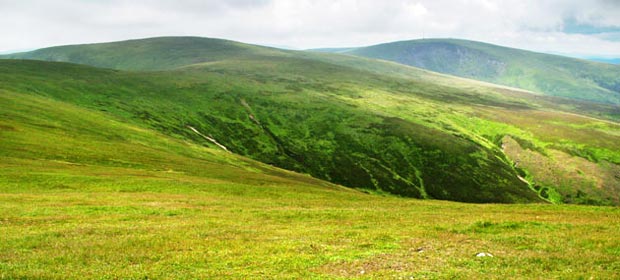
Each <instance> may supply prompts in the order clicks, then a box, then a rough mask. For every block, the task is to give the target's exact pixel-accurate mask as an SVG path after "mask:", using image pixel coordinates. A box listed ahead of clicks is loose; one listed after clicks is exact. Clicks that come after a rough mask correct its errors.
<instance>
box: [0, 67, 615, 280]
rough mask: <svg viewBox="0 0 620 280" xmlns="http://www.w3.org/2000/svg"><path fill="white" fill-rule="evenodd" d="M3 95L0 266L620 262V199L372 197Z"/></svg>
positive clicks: (48, 271) (428, 273)
mask: <svg viewBox="0 0 620 280" xmlns="http://www.w3.org/2000/svg"><path fill="white" fill-rule="evenodd" d="M42 65H45V64H39V65H38V66H39V67H41V66H42ZM52 65H54V67H61V68H62V67H68V68H74V69H75V70H79V71H78V72H80V73H85V72H91V73H90V74H91V75H94V73H92V72H96V71H99V72H96V73H97V76H101V75H102V74H105V73H108V74H109V73H110V71H101V70H96V69H89V68H84V67H77V66H73V65H56V64H52ZM13 69H14V68H13ZM37 69H40V68H37ZM56 69H58V68H56ZM87 69H89V70H87ZM33 71H35V70H33ZM65 71H66V72H69V73H70V72H71V71H69V69H65ZM111 73H114V72H111ZM103 76H104V77H105V75H103ZM78 78H79V77H78ZM107 78H110V77H107ZM91 81H92V80H91ZM3 82H4V81H3ZM48 83H49V81H48ZM65 85H66V84H65ZM31 86H33V87H34V88H38V89H39V90H44V89H43V88H42V87H39V86H37V85H36V83H35V84H32V85H31ZM69 93H70V91H69ZM0 103H1V104H3V106H2V107H0V115H1V116H2V118H0V136H1V138H0V139H2V141H0V158H2V160H1V161H0V167H1V168H0V232H2V235H0V278H3V279H5V278H6V279H15V278H45V279H49V278H63V279H76V278H351V277H357V278H377V277H378V278H396V277H407V278H408V277H430V278H451V277H452V278H454V277H456V278H480V277H492V276H494V275H502V276H503V277H506V276H508V277H524V278H536V277H540V276H541V275H545V277H552V278H555V277H557V278H579V277H581V278H590V277H593V278H605V279H613V278H617V277H619V276H620V275H618V271H619V270H620V267H618V263H619V262H618V260H619V259H620V242H619V241H618V239H617V238H616V233H617V232H618V231H619V230H620V227H619V225H620V220H619V217H620V213H619V212H618V208H612V207H579V206H552V205H474V204H459V203H454V202H440V201H418V200H409V199H401V198H395V197H383V196H377V195H367V194H363V193H360V192H356V191H351V190H348V189H346V188H342V187H338V186H334V185H331V184H328V183H325V182H322V181H319V180H316V179H313V178H310V177H308V176H303V175H298V174H294V173H291V172H287V171H282V170H278V169H275V168H273V167H270V166H267V165H264V164H260V163H257V162H254V161H251V160H248V159H244V158H242V157H239V156H235V155H231V154H228V153H226V152H223V151H219V150H214V149H209V148H204V147H201V146H198V145H195V144H192V143H190V142H186V141H183V140H180V139H175V138H170V137H168V136H165V135H162V134H161V133H158V132H155V131H152V130H149V129H145V128H143V127H140V126H134V125H131V124H127V123H126V122H124V121H121V120H120V119H118V118H117V117H115V116H112V115H110V114H109V113H105V112H96V111H92V110H88V109H84V108H81V107H77V106H74V105H71V104H67V103H64V102H59V101H55V100H52V99H50V98H47V97H42V96H41V95H32V94H21V93H17V92H15V91H13V90H6V89H3V90H2V91H0ZM478 252H490V253H492V254H494V255H495V257H494V258H490V259H485V258H476V257H475V256H474V255H475V254H476V253H478Z"/></svg>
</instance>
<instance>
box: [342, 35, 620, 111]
mask: <svg viewBox="0 0 620 280" xmlns="http://www.w3.org/2000/svg"><path fill="white" fill-rule="evenodd" d="M337 52H339V53H345V54H351V55H357V56H363V57H369V58H377V59H383V60H389V61H394V62H398V63H401V64H405V65H410V66H415V67H420V68H423V69H428V70H431V71H435V72H440V73H445V74H450V75H455V76H460V77H466V78H472V79H476V80H481V81H487V82H492V83H497V84H501V85H507V86H512V87H518V88H522V89H526V90H530V91H534V92H539V93H542V94H545V95H550V96H559V97H566V98H573V99H581V100H589V101H595V102H604V103H611V104H620V66H616V65H610V64H601V63H596V62H590V61H586V60H581V59H574V58H568V57H562V56H557V55H549V54H542V53H535V52H530V51H524V50H519V49H513V48H507V47H501V46H496V45H491V44H486V43H481V42H474V41H466V40H456V39H423V40H412V41H401V42H393V43H386V44H380V45H374V46H369V47H361V48H354V49H350V50H346V51H337Z"/></svg>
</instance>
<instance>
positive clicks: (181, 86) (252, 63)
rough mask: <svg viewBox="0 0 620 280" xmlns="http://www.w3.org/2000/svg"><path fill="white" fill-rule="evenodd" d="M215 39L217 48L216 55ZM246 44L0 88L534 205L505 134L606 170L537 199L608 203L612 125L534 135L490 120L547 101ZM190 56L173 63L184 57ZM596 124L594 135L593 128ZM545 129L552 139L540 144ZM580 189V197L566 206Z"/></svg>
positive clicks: (280, 153) (371, 185)
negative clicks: (195, 59)
mask: <svg viewBox="0 0 620 280" xmlns="http://www.w3.org/2000/svg"><path fill="white" fill-rule="evenodd" d="M168 40H173V41H176V40H179V39H178V38H174V39H173V38H169V39H168ZM188 40H190V41H194V40H197V39H196V38H189V39H188ZM205 40H206V41H207V42H211V41H212V39H205ZM151 41H152V40H147V41H144V42H143V43H145V44H147V45H148V44H150V43H151ZM224 42H227V41H224ZM220 43H221V42H220ZM220 43H218V44H216V47H215V48H216V50H217V51H222V49H221V48H218V46H220ZM122 44H123V43H120V45H122ZM169 44H173V45H175V44H180V43H169ZM181 45H184V44H181ZM203 47H204V46H203ZM118 48H121V47H116V48H115V49H118ZM248 48H249V49H251V50H249V51H243V52H241V53H235V55H234V56H232V57H229V56H230V54H228V55H227V54H222V53H218V52H217V51H214V50H210V51H207V50H203V52H210V53H211V54H213V55H214V57H217V58H218V59H217V60H215V61H211V62H208V63H203V64H199V65H194V66H191V67H186V68H180V69H177V70H174V71H172V72H150V73H125V72H115V71H110V70H98V69H92V68H86V67H78V66H73V65H67V64H46V63H35V62H10V61H5V62H3V63H2V67H0V68H1V69H3V70H2V71H3V75H2V78H3V80H2V84H3V85H4V86H5V87H9V88H13V89H15V90H17V91H20V92H28V93H36V94H42V95H46V96H50V97H53V98H56V99H60V100H64V101H67V102H72V103H74V104H78V105H80V106H85V107H88V108H92V109H97V110H103V111H108V112H109V113H111V114H114V115H116V116H119V117H122V118H124V119H126V120H128V121H130V122H133V123H135V124H138V125H145V124H146V125H148V126H149V127H152V128H155V129H158V130H160V131H162V132H165V133H166V134H169V135H175V137H180V138H184V139H191V140H193V141H198V142H201V143H204V140H202V139H201V138H200V137H199V136H197V135H195V134H194V133H192V132H191V131H190V130H189V129H188V128H187V125H192V126H193V127H197V128H198V129H199V130H201V131H203V132H205V133H206V134H210V135H212V136H214V137H215V138H216V139H217V140H218V141H220V142H222V143H223V144H225V145H226V146H228V147H229V148H231V149H232V150H233V151H234V152H236V153H239V154H243V155H248V156H251V157H253V158H255V159H258V160H261V161H263V162H268V163H271V164H275V165H277V166H281V167H285V168H288V169H293V170H298V171H301V172H306V173H310V174H312V175H313V176H315V177H319V178H324V179H328V180H331V181H333V182H338V183H342V184H345V185H348V186H354V187H362V188H367V189H371V190H373V189H378V190H383V191H390V192H394V193H399V194H404V195H409V196H415V197H421V196H424V193H426V194H427V195H429V196H430V197H435V198H440V199H453V200H462V201H504V202H509V201H520V200H521V199H522V198H523V197H525V198H526V199H529V200H532V199H534V198H532V197H531V195H530V194H528V193H533V192H531V191H528V190H527V188H525V187H524V185H525V184H523V183H522V182H520V181H519V180H517V179H516V174H517V172H518V171H519V170H515V169H513V167H512V161H513V160H511V159H510V158H509V157H506V156H505V155H504V154H505V153H504V151H502V150H501V149H500V145H501V139H502V138H503V137H504V136H505V135H507V134H509V135H513V136H518V137H519V139H521V140H522V143H524V145H525V146H528V145H529V146H534V147H536V149H537V150H539V151H542V152H543V153H544V154H545V159H546V160H548V161H550V162H558V161H560V160H562V159H560V158H551V157H550V156H549V153H547V151H551V150H553V151H556V150H560V151H563V152H566V153H569V155H568V156H569V157H576V158H580V157H585V158H588V159H589V160H590V161H589V162H594V164H596V165H599V166H601V168H602V169H603V171H604V172H603V173H605V174H608V173H609V174H611V175H610V176H607V175H606V176H604V180H603V179H601V180H599V181H597V182H596V183H592V178H593V177H595V178H596V177H597V176H598V175H597V174H598V173H600V172H599V171H600V170H594V169H588V170H585V171H581V170H580V171H581V172H582V174H580V175H579V176H576V180H577V181H578V182H579V184H573V185H574V186H571V185H570V184H569V186H563V185H559V184H558V183H557V182H538V181H537V182H536V184H537V185H533V186H532V187H533V188H534V187H537V188H538V189H539V190H538V192H541V193H542V194H543V195H544V196H545V197H546V198H548V199H552V200H555V201H561V200H564V201H567V202H569V201H570V202H577V203H584V202H587V203H605V204H607V203H618V193H619V190H618V189H619V187H618V184H617V182H618V179H617V178H616V177H614V176H613V172H614V170H615V169H614V168H615V166H617V164H618V162H620V160H619V159H618V152H617V151H618V150H619V147H618V144H617V143H618V141H616V140H617V137H618V134H617V131H618V126H615V125H607V126H605V125H602V124H604V122H601V121H598V120H594V119H589V118H585V117H577V118H578V119H580V120H582V121H583V122H584V124H585V125H584V126H570V125H568V124H569V123H567V122H566V121H569V119H568V118H567V116H569V115H568V114H563V113H559V112H552V113H550V114H551V117H553V118H554V121H553V122H547V123H545V126H543V129H537V128H536V127H535V126H526V125H524V124H527V123H526V122H524V121H523V120H519V119H515V120H512V121H511V122H507V120H504V119H497V118H496V116H497V115H498V114H507V115H509V116H521V115H523V114H525V116H527V115H530V114H532V113H533V112H536V111H537V110H536V108H540V107H541V106H543V107H553V106H550V105H552V104H553V103H557V102H554V101H555V100H551V101H548V100H540V99H539V98H537V97H536V96H535V95H531V94H526V93H522V92H517V91H514V90H511V89H504V88H497V87H495V86H490V85H485V84H482V83H477V82H472V81H467V80H462V79H455V78H453V77H447V76H442V75H437V74H434V73H430V72H427V71H423V70H419V69H415V68H410V67H404V66H400V65H398V64H394V63H385V62H378V61H372V60H368V59H360V58H354V57H349V56H339V55H329V54H320V55H319V54H313V53H300V52H278V53H274V52H273V49H264V50H259V51H257V50H256V48H257V47H251V46H249V47H248ZM258 49H260V48H258ZM195 50H196V49H195V48H190V49H189V50H188V51H187V52H188V54H185V55H182V56H181V57H189V56H190V54H194V55H195V53H194V52H195ZM159 51H160V52H161V51H163V50H161V49H160V50H159ZM115 55H116V56H120V57H123V56H124V55H125V54H124V53H116V54H115ZM145 55H146V56H149V54H148V53H147V54H145ZM135 59H137V58H135ZM110 60H111V61H115V60H118V59H110ZM118 67H120V66H118ZM52 81H53V82H52ZM567 104H570V106H571V107H574V106H575V103H570V102H569V103H567ZM554 106H555V105H554ZM596 108H598V107H596ZM560 109H562V108H560ZM484 112H486V113H485V114H483V113H484ZM250 115H251V116H252V117H250ZM252 118H254V120H252ZM570 121H571V122H572V121H573V120H570ZM593 127H594V128H595V129H594V130H595V131H598V133H595V134H593V133H591V132H592V131H593V129H592V128H593ZM551 131H559V133H556V134H555V135H554V136H553V137H549V136H548V134H549V132H551ZM577 135H585V136H580V137H577ZM588 136H591V137H588ZM438 140H440V141H438ZM403 159H404V160H403ZM608 162H611V163H608ZM534 165H535V163H532V164H531V166H534ZM343 166H346V167H347V168H342V167H343ZM522 166H523V165H522ZM530 169H531V168H530ZM519 172H523V171H519ZM530 175H531V174H530ZM543 175H544V176H543ZM540 176H543V177H545V176H547V177H548V176H549V174H542V175H540ZM558 192H559V194H557V193H558ZM549 193H551V194H552V195H551V196H550V195H549ZM577 195H579V196H580V199H578V200H575V199H572V197H574V196H577ZM569 197H570V198H571V199H568V198H569Z"/></svg>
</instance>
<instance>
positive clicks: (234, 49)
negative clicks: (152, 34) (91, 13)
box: [0, 37, 285, 70]
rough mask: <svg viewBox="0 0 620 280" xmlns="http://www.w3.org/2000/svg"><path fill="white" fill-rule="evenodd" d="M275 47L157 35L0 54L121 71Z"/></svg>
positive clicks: (258, 52) (158, 67) (173, 65)
mask: <svg viewBox="0 0 620 280" xmlns="http://www.w3.org/2000/svg"><path fill="white" fill-rule="evenodd" d="M284 53H285V52H284V51H280V50H277V49H271V48H266V47H258V46H252V45H247V44H241V43H238V42H233V41H227V40H221V39H210V38H199V37H159V38H149V39H140V40H128V41H123V42H112V43H103V44H86V45H72V46H61V47H51V48H45V49H39V50H35V51H32V52H25V53H17V54H10V55H4V56H0V58H11V59H36V60H47V61H60V62H73V63H78V64H86V65H92V66H96V67H103V68H114V69H123V70H162V69H172V68H176V67H179V66H185V65H189V64H196V63H201V62H209V61H216V60H220V59H223V58H232V57H241V56H252V55H261V54H265V55H268V54H279V55H283V54H284Z"/></svg>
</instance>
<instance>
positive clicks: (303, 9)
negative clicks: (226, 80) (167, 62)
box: [0, 0, 620, 57]
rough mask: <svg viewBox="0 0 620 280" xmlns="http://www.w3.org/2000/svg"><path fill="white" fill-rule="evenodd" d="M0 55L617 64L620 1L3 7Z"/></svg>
mask: <svg viewBox="0 0 620 280" xmlns="http://www.w3.org/2000/svg"><path fill="white" fill-rule="evenodd" d="M0 26H1V27H0V52H7V51H15V50H27V49H34V48H41V47H48V46H55V45H65V44H76V43H93V42H106V41H117V40H124V39H134V38H145V37H155V36H168V35H191V36H203V37H215V38H225V39H231V40H237V41H242V42H247V43H255V44H263V45H272V46H287V47H294V48H300V49H305V48H318V47H349V46H363V45H372V44H377V43H384V42H390V41H398V40H408V39H418V38H422V37H426V38H448V37H449V38H463V39H472V40H479V41H485V42H490V43H495V44H500V45H505V46H512V47H517V48H523V49H530V50H535V51H544V52H554V53H564V54H571V55H596V56H615V57H620V0H392V1H390V0H315V1H310V0H202V1H200V0H151V1H147V0H107V1H104V0H101V1H100V0H0Z"/></svg>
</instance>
